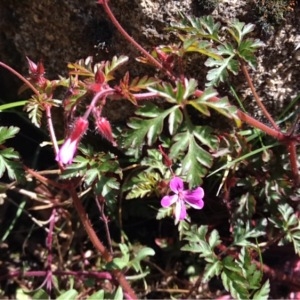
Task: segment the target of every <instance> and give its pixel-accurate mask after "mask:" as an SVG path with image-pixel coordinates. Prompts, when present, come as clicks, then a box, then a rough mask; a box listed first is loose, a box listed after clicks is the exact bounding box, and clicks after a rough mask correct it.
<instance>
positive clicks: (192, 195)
mask: <svg viewBox="0 0 300 300" xmlns="http://www.w3.org/2000/svg"><path fill="white" fill-rule="evenodd" d="M183 196H184V200H185V201H186V202H187V203H188V204H189V205H190V206H191V207H193V208H195V209H201V208H203V206H204V202H203V197H204V190H203V189H202V188H201V187H198V188H196V189H195V190H193V191H183Z"/></svg>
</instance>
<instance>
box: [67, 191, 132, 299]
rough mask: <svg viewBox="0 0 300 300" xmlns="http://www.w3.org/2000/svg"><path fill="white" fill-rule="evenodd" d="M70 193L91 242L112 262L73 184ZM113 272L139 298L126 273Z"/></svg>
mask: <svg viewBox="0 0 300 300" xmlns="http://www.w3.org/2000/svg"><path fill="white" fill-rule="evenodd" d="M70 194H71V197H72V198H73V204H74V206H75V209H76V211H77V213H78V215H79V218H80V220H81V223H82V224H83V226H84V228H85V230H86V232H87V234H88V236H89V238H90V240H91V242H92V243H93V245H94V247H95V248H96V249H97V250H98V251H99V252H100V253H101V255H102V257H103V259H104V260H105V261H106V262H111V261H112V260H113V256H112V255H111V254H110V253H109V251H108V250H107V249H106V248H105V247H104V245H103V244H102V242H101V241H100V240H99V238H98V236H97V235H96V233H95V231H94V229H93V227H92V224H91V222H90V220H89V218H88V216H87V214H86V212H85V210H84V208H83V206H82V204H81V201H80V199H79V197H78V195H77V192H76V190H75V188H74V187H73V186H70ZM112 274H113V276H114V278H115V279H116V280H117V282H118V283H119V284H120V286H121V287H122V288H123V291H124V292H125V293H127V294H128V296H129V297H130V298H131V299H138V298H137V296H136V294H135V292H134V291H133V289H132V288H131V286H130V285H129V283H128V281H127V280H126V278H125V276H124V274H123V273H122V272H121V271H120V270H113V271H112Z"/></svg>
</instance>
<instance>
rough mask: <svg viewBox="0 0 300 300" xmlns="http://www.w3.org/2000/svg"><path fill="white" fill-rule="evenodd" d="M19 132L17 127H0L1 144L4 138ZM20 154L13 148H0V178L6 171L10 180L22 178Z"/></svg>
mask: <svg viewBox="0 0 300 300" xmlns="http://www.w3.org/2000/svg"><path fill="white" fill-rule="evenodd" d="M18 132H19V128H17V127H13V126H11V127H3V126H1V127H0V144H1V145H3V144H4V143H5V142H6V140H8V139H11V138H13V137H15V135H16V134H17V133H18ZM19 159H20V156H19V154H18V152H16V151H15V150H14V149H13V148H2V147H1V149H0V178H1V177H2V176H3V175H4V173H5V172H7V175H8V178H9V179H10V180H17V181H22V180H23V179H24V177H23V176H24V174H23V168H22V164H21V163H20V161H19Z"/></svg>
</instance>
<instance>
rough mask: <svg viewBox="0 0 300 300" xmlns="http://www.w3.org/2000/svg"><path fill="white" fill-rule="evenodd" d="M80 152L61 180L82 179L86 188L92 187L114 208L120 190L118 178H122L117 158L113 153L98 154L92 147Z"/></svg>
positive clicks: (82, 149) (82, 148)
mask: <svg viewBox="0 0 300 300" xmlns="http://www.w3.org/2000/svg"><path fill="white" fill-rule="evenodd" d="M80 150H81V152H82V155H77V156H76V158H75V159H74V162H73V163H72V164H71V165H69V166H68V167H67V168H66V169H65V170H64V172H63V174H62V175H61V178H62V179H67V178H72V177H74V176H75V177H77V176H80V177H82V179H83V182H84V184H85V186H86V188H88V187H92V188H93V191H94V193H95V195H101V196H102V197H104V198H105V199H106V201H107V203H108V205H109V207H110V208H112V207H111V206H112V205H113V204H115V201H116V197H117V195H118V191H119V188H120V183H119V181H118V180H117V178H120V177H122V172H121V169H120V167H119V163H118V161H117V160H116V157H115V156H114V155H113V154H111V153H102V152H98V153H96V152H94V149H93V148H92V147H90V146H88V147H81V148H80Z"/></svg>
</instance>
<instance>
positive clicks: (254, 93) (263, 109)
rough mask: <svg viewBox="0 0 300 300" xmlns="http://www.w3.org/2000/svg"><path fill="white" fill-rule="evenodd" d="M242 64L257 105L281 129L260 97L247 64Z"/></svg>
mask: <svg viewBox="0 0 300 300" xmlns="http://www.w3.org/2000/svg"><path fill="white" fill-rule="evenodd" d="M241 66H242V71H243V73H244V75H245V77H246V80H247V82H248V85H249V87H250V89H251V91H252V94H253V96H254V99H255V100H256V103H257V105H258V106H259V107H260V109H261V110H262V112H263V114H264V115H265V117H266V118H267V119H268V120H269V122H270V123H271V124H272V126H273V127H274V128H275V129H277V130H279V127H278V126H277V124H276V123H275V121H274V119H273V118H272V116H271V115H270V114H269V112H268V110H267V109H266V107H265V106H264V104H263V103H262V101H261V99H260V98H259V96H258V94H257V93H256V89H255V87H254V85H253V83H252V80H251V77H250V75H249V72H248V69H247V67H246V65H245V63H244V62H241Z"/></svg>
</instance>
